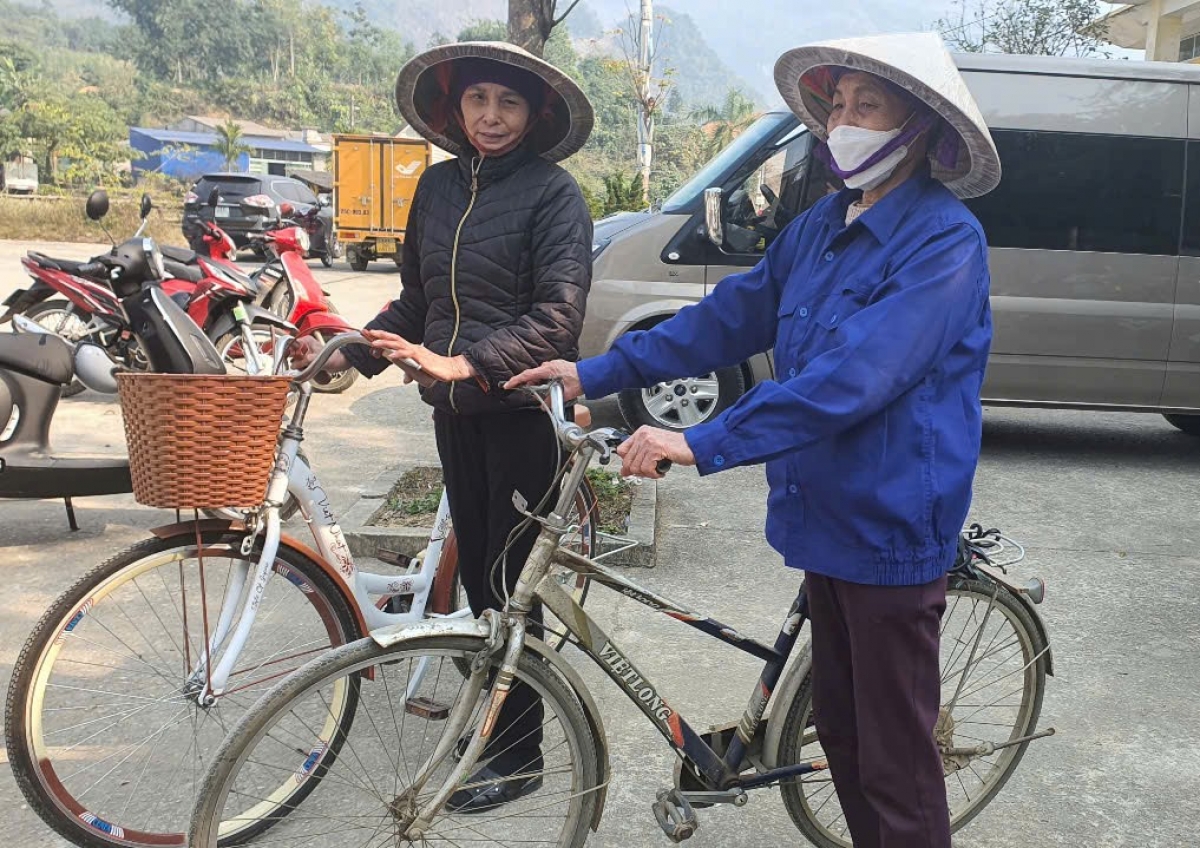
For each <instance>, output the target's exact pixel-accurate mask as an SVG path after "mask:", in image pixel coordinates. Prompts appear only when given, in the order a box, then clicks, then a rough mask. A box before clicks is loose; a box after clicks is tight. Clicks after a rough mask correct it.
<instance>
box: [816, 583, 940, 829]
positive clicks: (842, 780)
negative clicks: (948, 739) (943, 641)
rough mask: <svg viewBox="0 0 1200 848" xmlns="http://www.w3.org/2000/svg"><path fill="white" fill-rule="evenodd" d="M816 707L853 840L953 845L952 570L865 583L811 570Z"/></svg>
mask: <svg viewBox="0 0 1200 848" xmlns="http://www.w3.org/2000/svg"><path fill="white" fill-rule="evenodd" d="M805 580H806V584H807V587H808V597H809V610H810V615H811V620H812V652H813V708H814V712H815V718H816V723H817V734H818V736H819V737H820V739H821V744H822V746H823V747H824V749H825V755H826V757H827V758H828V760H829V769H830V772H831V773H832V775H833V783H834V786H835V787H836V788H837V794H838V800H839V801H841V804H842V811H843V812H844V813H845V816H846V823H847V824H848V825H849V827H850V835H851V837H852V838H853V840H854V845H855V848H950V815H949V811H948V809H947V805H946V784H945V778H944V776H943V772H942V758H941V755H940V754H939V753H938V749H937V744H936V743H935V741H934V738H933V731H934V726H935V725H936V724H937V720H938V709H939V707H940V701H941V675H940V671H939V667H938V666H939V663H938V656H939V651H938V643H939V630H940V625H941V617H942V613H943V612H945V610H946V578H945V577H941V578H939V579H937V580H934V581H933V582H932V583H926V584H924V585H922V586H864V585H861V584H858V583H847V582H845V581H843V580H835V579H833V578H830V577H824V576H822V575H820V574H813V573H811V572H809V573H806V574H805Z"/></svg>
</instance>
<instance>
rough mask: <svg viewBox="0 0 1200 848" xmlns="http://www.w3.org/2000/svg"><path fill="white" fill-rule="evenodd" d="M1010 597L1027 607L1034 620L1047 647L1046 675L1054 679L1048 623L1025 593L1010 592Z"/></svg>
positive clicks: (1026, 609) (1034, 624) (1026, 610)
mask: <svg viewBox="0 0 1200 848" xmlns="http://www.w3.org/2000/svg"><path fill="white" fill-rule="evenodd" d="M1009 595H1011V596H1012V597H1014V598H1016V599H1017V600H1018V601H1020V602H1021V606H1023V607H1025V612H1027V613H1029V617H1030V618H1032V619H1033V626H1034V627H1036V628H1037V632H1038V635H1039V636H1041V637H1042V643H1043V644H1044V645H1045V646H1046V674H1047V675H1048V676H1050V677H1053V676H1054V655H1053V652H1052V651H1051V650H1050V634H1049V633H1047V632H1046V622H1044V621H1042V617H1041V616H1040V615H1038V611H1037V607H1036V606H1035V605H1034V603H1033V601H1031V600H1030V599H1029V596H1028V595H1026V594H1025V593H1024V592H1009Z"/></svg>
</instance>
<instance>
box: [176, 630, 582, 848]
mask: <svg viewBox="0 0 1200 848" xmlns="http://www.w3.org/2000/svg"><path fill="white" fill-rule="evenodd" d="M484 644H485V643H484V640H483V639H480V638H478V637H474V636H429V637H424V638H421V639H417V640H413V641H410V642H405V643H403V644H402V645H398V646H395V647H393V648H388V649H384V648H380V647H379V646H378V645H377V644H376V643H375V642H373V641H372V640H371V639H369V638H368V639H362V640H359V641H358V642H354V643H351V644H349V645H345V646H343V647H341V648H337V649H336V650H333V651H330V652H329V653H327V654H326V655H324V656H322V657H320V658H318V659H316V660H313V661H312V662H311V663H309V664H308V665H307V666H305V667H304V668H303V669H301V670H300V671H298V672H297V673H295V674H293V675H291V676H290V677H288V678H287V679H286V680H284V681H282V682H280V683H279V684H278V685H277V686H275V687H274V688H273V689H272V690H271V691H270V692H269V693H268V694H267V695H266V696H264V697H263V698H262V699H261V700H260V701H259V702H258V703H257V704H256V705H255V706H254V708H253V709H252V710H251V712H249V713H247V714H246V715H245V716H244V717H243V718H242V720H241V721H239V722H238V724H237V726H236V727H234V728H233V730H232V732H231V733H230V735H229V736H228V738H227V739H226V740H225V742H224V744H223V745H222V746H221V748H220V750H219V751H217V753H216V755H215V756H214V758H213V760H212V764H211V767H210V768H209V770H208V773H207V775H206V776H205V779H204V783H203V787H202V789H201V792H200V796H199V803H198V804H197V807H196V811H195V815H194V816H193V818H192V824H191V829H190V831H189V843H188V844H189V845H191V846H192V848H215V846H217V845H218V844H220V845H226V844H237V843H241V842H243V841H245V840H246V839H248V838H249V837H250V836H252V835H253V834H255V833H259V832H261V831H263V830H265V829H267V828H271V832H270V836H269V839H268V840H265V841H263V842H262V843H257V842H256V843H254V844H266V843H267V842H269V843H270V844H272V845H275V844H278V845H286V846H288V848H323V846H327V845H329V844H331V840H336V842H337V844H338V845H341V846H344V847H345V848H356V846H363V848H368V846H377V845H381V844H385V843H386V844H388V845H399V844H403V845H408V844H418V845H422V846H446V847H447V848H457V846H462V845H468V844H469V845H499V846H507V845H518V844H519V845H535V846H536V845H540V846H569V848H579V846H582V845H583V843H584V841H585V839H586V837H587V831H588V827H589V826H590V824H591V822H592V818H593V816H594V813H595V804H596V792H597V790H598V786H597V781H598V778H597V775H598V763H597V754H596V748H595V741H594V740H593V738H592V736H591V733H590V729H589V726H588V723H587V719H586V718H585V717H584V715H583V711H582V709H581V708H580V706H579V702H578V699H577V698H576V696H575V695H574V694H573V693H572V692H571V690H570V689H569V688H567V686H566V685H565V684H564V683H563V681H562V680H561V678H560V677H559V676H558V675H557V674H555V673H554V671H553V670H552V669H551V668H550V667H549V665H547V664H546V663H545V662H544V661H543V660H540V659H538V658H537V657H535V656H530V655H529V654H524V655H522V657H521V659H520V662H519V664H518V670H517V675H516V679H515V680H514V683H513V689H512V693H511V694H510V697H515V696H516V695H517V694H518V692H519V690H520V687H529V688H531V689H532V690H533V692H534V693H535V694H536V695H537V699H536V702H537V703H538V704H540V705H541V710H542V713H543V714H542V720H541V722H540V733H541V746H540V757H538V756H537V755H532V754H530V753H528V751H526V750H525V749H524V748H522V755H521V758H522V760H524V758H525V757H529V758H530V760H529V761H528V762H527V763H525V765H524V766H521V765H520V764H517V765H516V766H515V768H516V771H517V772H518V773H520V774H521V776H522V777H521V779H522V780H536V781H537V785H536V786H533V788H532V789H531V791H529V792H528V794H525V795H524V796H523V797H520V798H518V799H516V800H513V801H511V802H509V803H508V804H505V805H503V806H498V807H493V808H491V809H488V810H483V811H478V812H473V813H470V814H466V813H455V812H454V811H453V810H451V809H450V808H449V807H444V808H443V809H442V811H441V813H440V814H439V815H438V816H437V817H436V818H435V819H434V820H433V822H432V823H431V825H430V826H429V828H428V829H427V830H426V831H425V832H424V833H423V834H422V835H421V836H420V837H418V838H416V840H415V841H411V842H410V841H409V840H408V839H407V838H406V837H405V833H406V832H407V829H408V827H409V825H410V824H411V823H412V821H413V819H414V817H415V814H416V811H417V810H419V809H420V807H421V806H422V805H423V804H424V803H425V802H427V801H428V799H430V798H431V797H433V796H434V795H435V794H436V793H437V792H438V791H439V790H440V789H441V788H442V786H443V784H444V782H445V780H446V779H447V777H448V776H449V773H450V771H451V769H453V768H454V767H455V765H456V761H455V757H454V754H453V751H454V749H455V748H456V747H458V746H457V744H448V745H447V747H448V748H449V750H448V751H447V752H446V754H445V755H443V757H442V759H441V760H440V761H438V762H436V763H433V764H432V769H431V771H430V772H429V774H430V777H429V779H428V780H425V781H421V782H418V775H419V772H420V771H421V770H422V766H423V765H425V764H426V762H427V761H428V760H430V758H431V757H432V756H433V754H434V752H435V749H436V748H437V747H438V743H439V741H440V740H441V738H442V735H443V728H444V727H445V725H444V724H441V722H444V721H445V719H446V713H447V712H448V711H449V710H451V709H452V708H453V705H454V704H455V703H456V702H458V701H459V699H462V698H467V699H471V701H472V702H473V703H474V706H475V714H474V715H473V717H472V720H471V721H470V722H469V723H468V725H467V727H468V728H472V727H476V726H478V721H480V720H481V719H482V716H481V712H482V709H483V707H484V705H485V704H486V701H487V699H486V698H485V697H484V695H485V693H486V689H484V688H483V687H479V686H478V685H476V686H475V688H474V690H473V691H472V687H471V685H470V681H469V680H468V679H466V678H464V677H463V676H462V674H460V672H459V670H458V668H459V666H460V665H462V664H464V663H465V664H467V665H469V664H470V662H471V660H472V659H473V658H474V657H475V656H476V655H477V654H478V653H479V652H480V651H481V650H482V649H483V648H484ZM498 663H499V660H498V659H497V658H493V667H495V665H497V664H498ZM350 693H354V694H355V695H356V697H357V699H358V705H357V711H356V715H355V719H354V722H353V724H352V725H348V724H343V723H340V722H339V721H338V720H337V718H338V715H339V704H340V703H342V702H343V701H344V700H345V699H346V698H347V697H348V696H349V694H350ZM533 726H534V727H536V726H537V722H536V721H534V722H533ZM464 738H466V737H464ZM447 741H448V743H449V742H454V743H457V742H458V741H459V740H447ZM509 751H511V749H502V750H497V751H490V752H489V751H487V750H486V749H485V758H486V759H485V760H481V761H480V762H481V763H483V764H486V763H487V762H495V761H494V760H492V759H491V758H493V757H501V756H504V755H506V754H507V753H509ZM535 761H536V762H535ZM312 784H316V785H315V787H314V786H313V785H312ZM482 785H485V784H482V783H479V782H474V783H473V782H471V781H468V782H467V783H466V784H463V787H461V788H472V787H475V786H482ZM305 791H307V792H308V793H309V794H308V796H307V800H305V802H304V805H303V806H300V804H299V801H300V798H301V797H303V794H302V793H304V792H305Z"/></svg>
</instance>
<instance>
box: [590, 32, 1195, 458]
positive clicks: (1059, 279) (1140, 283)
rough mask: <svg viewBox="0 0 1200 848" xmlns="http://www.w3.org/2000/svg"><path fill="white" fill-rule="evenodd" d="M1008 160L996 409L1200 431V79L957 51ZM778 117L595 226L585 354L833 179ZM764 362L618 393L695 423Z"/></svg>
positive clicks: (631, 402) (994, 196)
mask: <svg viewBox="0 0 1200 848" xmlns="http://www.w3.org/2000/svg"><path fill="white" fill-rule="evenodd" d="M956 60H957V61H958V64H959V67H960V68H961V69H962V71H963V75H964V77H965V78H966V80H967V84H968V85H969V86H970V88H971V91H972V92H973V93H974V95H975V98H976V100H977V101H978V102H979V105H980V107H981V109H982V110H983V114H984V116H985V117H986V118H987V121H988V123H989V125H990V126H991V129H992V133H993V136H994V137H995V140H996V146H997V147H998V148H999V150H1000V156H1001V159H1002V161H1003V164H1004V178H1003V180H1002V181H1001V183H1000V186H999V188H997V189H996V190H995V191H993V192H992V193H991V194H989V195H987V196H986V197H982V198H978V199H976V200H972V201H969V202H968V205H969V206H970V207H971V209H972V210H973V211H974V213H975V214H976V215H977V216H978V217H979V220H980V221H981V222H982V223H983V227H984V231H985V232H986V233H987V236H988V242H989V245H990V247H991V269H992V309H993V312H994V322H995V340H994V342H993V345H992V353H991V359H990V362H989V365H988V371H987V379H986V382H985V383H984V389H983V392H984V400H985V402H986V403H989V404H994V405H1011V406H1044V407H1061V408H1084V409H1109V410H1113V409H1118V410H1135V411H1145V412H1159V413H1163V414H1164V415H1166V417H1167V420H1168V421H1170V422H1171V423H1172V424H1174V425H1175V426H1176V427H1178V428H1179V429H1181V430H1183V431H1185V432H1188V433H1191V434H1194V435H1200V67H1197V66H1195V65H1187V64H1167V63H1155V62H1127V61H1104V60H1083V59H1060V58H1051V57H1033V56H987V55H969V56H968V55H963V56H958V57H956ZM812 146H813V139H812V137H811V135H810V134H809V133H808V132H807V130H805V128H804V127H803V126H802V125H801V124H800V123H799V121H798V120H797V119H796V118H795V117H794V116H793V115H791V114H790V113H788V112H770V113H767V114H765V115H763V116H762V117H761V118H760V119H759V120H758V121H757V123H755V124H754V125H752V126H751V127H750V128H749V129H747V130H746V131H745V132H744V133H742V135H741V136H739V137H738V138H737V139H736V140H735V141H734V142H733V143H732V144H731V145H730V146H729V147H727V148H726V149H725V150H724V151H722V152H721V153H720V154H718V155H717V156H716V157H715V158H714V159H713V160H712V161H711V162H709V163H708V164H707V165H706V166H705V167H704V168H702V169H701V170H700V172H699V173H697V174H696V175H695V177H694V178H693V179H692V180H690V181H689V182H688V183H687V184H686V185H684V186H683V187H681V188H680V189H679V190H678V191H677V192H675V194H674V195H672V196H671V197H670V198H669V199H668V200H667V201H666V202H665V203H664V204H663V205H662V208H661V209H659V210H657V211H652V212H645V213H626V214H621V215H616V216H612V217H609V218H605V219H604V220H602V221H598V222H597V223H596V238H595V244H594V245H593V253H594V255H595V273H594V277H593V283H592V294H591V297H590V299H589V301H588V314H587V321H586V323H585V324H584V330H583V341H582V351H583V355H584V356H592V355H595V354H598V353H601V352H603V351H604V350H606V349H607V348H608V347H609V346H610V345H611V344H612V343H613V341H614V340H616V339H617V338H618V337H619V336H621V335H622V334H623V333H627V332H630V331H632V330H640V329H646V328H648V327H651V326H653V325H654V324H656V323H658V322H659V321H662V320H663V319H665V318H667V317H669V316H671V315H672V314H674V313H675V312H676V311H677V310H678V309H679V308H680V307H682V306H684V305H686V304H688V303H691V302H694V301H696V300H698V299H700V298H701V297H703V296H704V295H705V294H706V293H707V292H709V291H711V290H712V287H713V286H715V285H717V283H719V282H720V281H721V280H722V279H723V278H724V277H725V276H726V275H728V274H731V273H735V272H738V271H742V270H744V269H746V268H749V267H751V266H753V265H754V264H755V263H756V262H758V260H759V258H760V257H761V255H762V252H763V251H764V250H765V249H766V246H767V245H768V244H770V242H771V240H772V239H773V238H774V237H775V236H776V235H777V234H778V233H779V232H780V230H782V229H783V227H784V226H785V225H786V224H787V223H788V222H789V221H790V220H792V219H793V218H795V217H796V216H797V215H798V214H799V213H801V212H803V211H804V210H805V209H807V208H808V207H809V206H811V205H812V204H813V203H815V202H816V201H817V200H818V199H819V198H821V197H822V196H823V195H824V194H826V193H827V192H829V191H833V190H835V189H836V188H838V187H839V183H838V181H837V179H836V178H835V177H834V176H833V175H832V173H830V172H829V170H828V168H827V167H826V166H825V165H824V164H823V163H822V162H821V161H820V159H819V158H817V157H815V156H811V155H810V153H811V150H812ZM773 378H774V371H773V366H772V363H771V360H770V357H769V356H761V357H756V358H755V359H753V360H751V361H749V362H746V363H743V364H742V365H741V366H740V367H734V368H728V369H724V370H723V371H720V372H717V373H715V374H707V375H702V376H700V377H698V378H695V379H689V380H679V381H675V382H674V383H670V384H661V385H659V386H655V387H653V388H651V389H648V390H646V391H629V392H624V393H622V395H621V397H620V405H621V411H622V413H623V415H624V416H625V418H626V419H627V421H628V422H629V424H630V425H638V424H654V425H657V426H661V427H668V428H672V429H684V428H686V427H690V426H692V425H694V424H698V423H700V422H701V421H705V420H708V419H709V418H711V417H712V416H714V415H716V414H717V413H718V412H719V411H721V410H722V409H724V408H725V407H726V406H728V405H729V404H731V403H733V402H734V401H735V400H736V399H737V398H738V397H739V396H740V395H741V394H742V393H743V392H745V391H746V390H747V389H749V388H750V387H752V386H753V385H755V384H756V383H758V382H760V381H762V380H768V379H773Z"/></svg>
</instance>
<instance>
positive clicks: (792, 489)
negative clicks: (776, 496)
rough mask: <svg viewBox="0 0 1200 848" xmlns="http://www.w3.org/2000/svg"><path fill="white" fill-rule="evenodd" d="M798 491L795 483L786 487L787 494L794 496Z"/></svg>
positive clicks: (798, 488)
mask: <svg viewBox="0 0 1200 848" xmlns="http://www.w3.org/2000/svg"><path fill="white" fill-rule="evenodd" d="M799 491H800V487H799V486H797V485H796V484H795V483H793V484H792V485H790V486H788V494H792V495H794V494H796V493H797V492H799Z"/></svg>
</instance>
